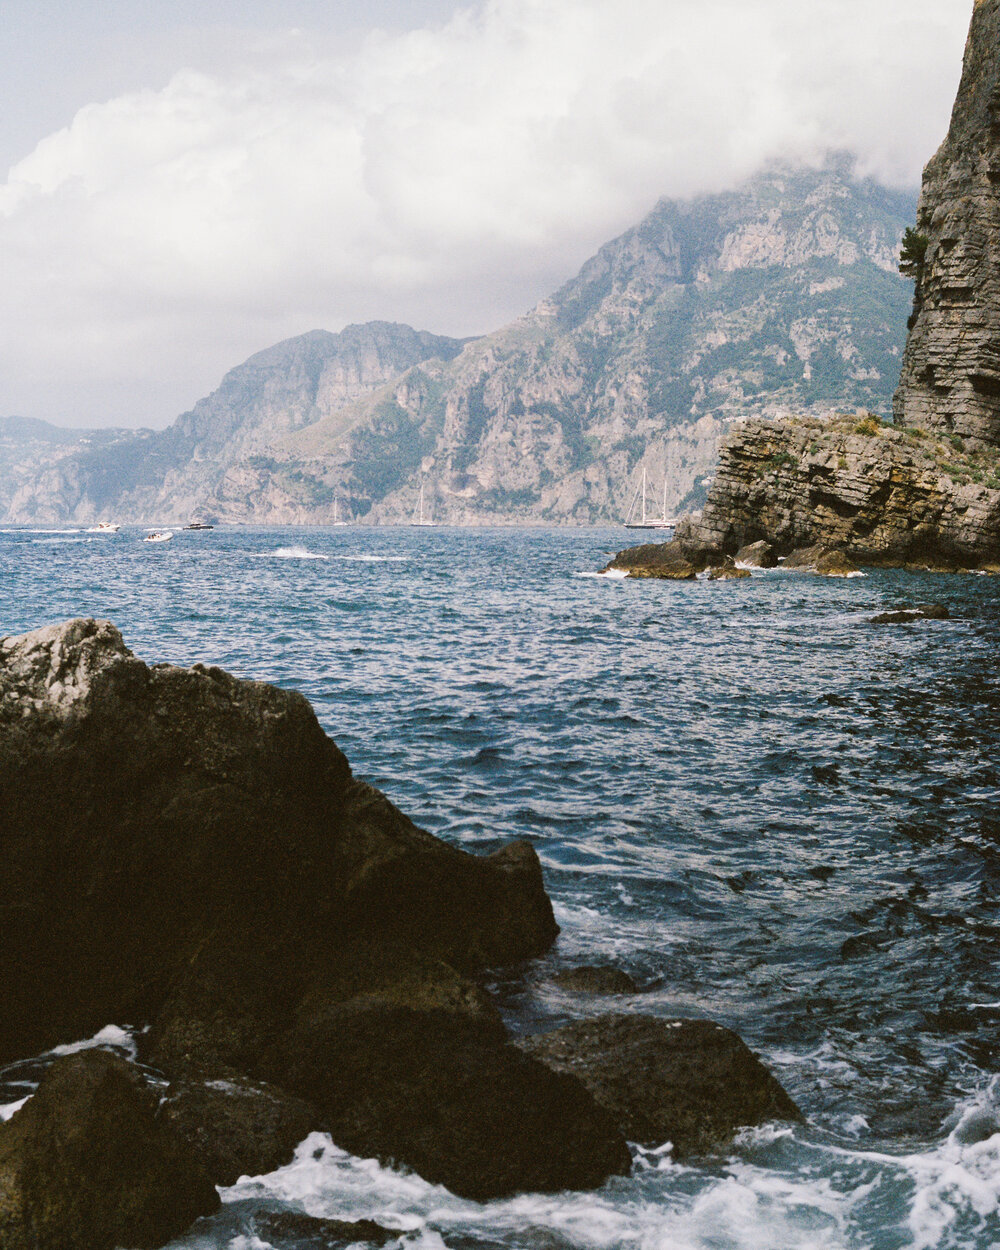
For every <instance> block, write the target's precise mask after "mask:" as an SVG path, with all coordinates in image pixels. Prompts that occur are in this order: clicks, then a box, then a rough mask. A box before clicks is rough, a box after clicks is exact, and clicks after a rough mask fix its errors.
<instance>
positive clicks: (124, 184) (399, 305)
mask: <svg viewBox="0 0 1000 1250" xmlns="http://www.w3.org/2000/svg"><path fill="white" fill-rule="evenodd" d="M971 9H972V3H971V0H807V2H806V3H803V0H75V2H74V3H73V4H72V5H67V4H66V3H65V0H61V2H59V3H56V2H54V0H0V176H2V177H3V181H2V182H0V416H7V415H15V414H16V415H20V416H28V417H38V418H42V419H44V420H49V421H53V422H55V423H56V424H59V425H67V426H87V425H92V426H96V425H101V426H104V425H125V426H139V425H148V426H157V427H158V426H163V425H165V424H167V423H168V422H169V421H170V420H172V419H173V418H174V417H175V416H177V415H178V414H179V413H181V412H183V411H185V410H186V409H188V408H190V407H191V406H192V404H193V403H194V402H195V401H196V400H197V399H198V398H199V397H200V396H202V395H204V394H207V393H208V392H209V391H211V390H213V389H214V388H215V387H216V386H217V385H218V383H219V381H220V380H221V378H222V375H223V374H224V373H225V372H226V371H227V370H228V369H229V368H231V367H233V366H235V365H237V364H239V363H240V362H241V361H242V360H244V359H245V358H246V357H247V356H249V355H250V354H251V353H253V352H254V351H257V350H260V349H261V348H264V347H267V346H269V345H270V344H272V343H275V342H278V341H279V340H281V339H283V338H288V337H290V336H292V335H294V334H299V333H303V332H305V331H307V330H311V329H315V328H324V329H328V330H334V331H336V330H339V329H341V328H342V327H343V326H344V325H346V324H349V323H351V322H363V321H369V320H375V319H379V320H386V321H400V322H405V323H408V324H410V325H414V326H416V327H417V328H418V329H426V330H431V331H434V332H436V333H439V334H453V335H457V336H465V335H472V334H480V333H485V332H487V331H489V330H492V329H496V328H498V327H499V326H501V325H503V324H505V323H506V322H507V321H510V320H511V319H513V318H514V317H516V316H518V315H520V314H521V313H523V312H525V311H527V310H528V309H529V308H531V307H532V306H533V305H534V304H535V303H536V302H537V301H538V300H539V299H541V298H542V297H544V296H545V295H548V294H549V293H551V292H552V291H553V290H555V289H556V288H557V287H558V286H559V285H561V283H562V282H564V281H566V280H567V279H568V278H569V277H571V276H572V275H573V274H574V273H575V272H576V271H577V270H578V268H579V267H580V265H581V264H582V263H583V262H584V261H585V260H586V259H587V258H588V256H590V255H591V254H592V253H593V252H594V251H595V250H596V249H597V248H598V247H599V246H600V245H601V244H602V243H604V242H606V241H607V240H608V239H610V238H613V237H614V236H615V235H617V234H619V233H621V232H622V231H623V230H625V229H627V228H628V227H629V226H631V225H633V224H635V223H636V222H637V221H639V220H640V219H641V218H642V217H643V216H644V215H645V213H647V212H648V211H649V209H650V208H651V207H652V206H653V204H654V203H655V202H656V200H657V199H658V198H660V197H661V196H688V195H693V194H697V193H700V192H705V191H717V190H723V189H726V188H727V187H731V186H734V185H736V184H737V183H738V182H740V181H741V180H742V179H744V178H746V177H748V176H749V175H750V174H752V173H753V172H754V171H755V170H756V169H758V168H759V167H760V166H761V165H763V164H764V163H766V162H767V161H769V160H773V159H793V160H803V161H816V160H818V159H820V158H821V156H822V154H823V152H824V151H827V150H829V149H831V148H847V149H849V150H851V151H853V152H855V153H856V154H857V157H858V169H859V171H860V172H861V173H864V174H871V175H873V176H875V177H877V178H879V179H881V180H882V181H884V182H886V183H888V184H889V185H892V186H896V187H916V186H918V185H919V179H920V171H921V168H922V167H923V165H924V164H925V163H926V161H927V160H928V159H929V158H930V156H931V155H932V154H933V152H934V149H935V148H936V147H937V146H938V144H939V143H940V141H941V140H942V139H943V138H944V135H945V132H946V130H947V125H948V117H949V114H950V111H951V105H952V102H953V100H954V96H955V91H956V89H957V86H958V80H959V76H960V72H961V57H962V49H963V45H964V41H965V36H966V32H967V28H968V22H969V17H970V14H971Z"/></svg>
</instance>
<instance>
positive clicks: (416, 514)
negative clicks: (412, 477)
mask: <svg viewBox="0 0 1000 1250" xmlns="http://www.w3.org/2000/svg"><path fill="white" fill-rule="evenodd" d="M410 524H411V525H435V524H436V522H435V521H434V520H432V519H431V515H430V512H428V514H427V516H426V517H425V516H424V484H423V482H421V483H420V500H419V502H418V504H417V506H416V507H415V508H414V510H413V520H412V521H411V522H410Z"/></svg>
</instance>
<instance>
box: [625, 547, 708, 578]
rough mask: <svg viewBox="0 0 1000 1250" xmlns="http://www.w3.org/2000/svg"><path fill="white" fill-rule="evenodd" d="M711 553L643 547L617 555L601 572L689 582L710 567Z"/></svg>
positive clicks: (676, 548)
mask: <svg viewBox="0 0 1000 1250" xmlns="http://www.w3.org/2000/svg"><path fill="white" fill-rule="evenodd" d="M718 555H719V553H718V552H714V551H702V550H700V549H698V548H695V547H692V546H689V545H687V544H685V543H681V542H677V541H676V540H675V541H671V542H666V543H643V544H642V545H641V546H639V547H627V548H626V549H625V550H624V551H619V552H618V554H617V555H616V556H615V558H614V559H613V560H612V561H611V563H610V564H608V565H607V566H606V567H605V569H604V570H603V572H608V570H611V569H625V570H626V571H627V573H628V576H629V577H653V578H657V577H659V578H665V579H667V580H670V581H692V580H693V579H694V578H696V577H697V576H698V574H699V573H700V572H701V571H702V570H703V569H705V568H707V567H708V565H709V564H710V563H711V559H712V556H716V557H718Z"/></svg>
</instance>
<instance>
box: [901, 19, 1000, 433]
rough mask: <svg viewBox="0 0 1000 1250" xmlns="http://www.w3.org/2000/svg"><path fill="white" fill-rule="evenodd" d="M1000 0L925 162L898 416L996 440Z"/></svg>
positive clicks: (978, 23)
mask: <svg viewBox="0 0 1000 1250" xmlns="http://www.w3.org/2000/svg"><path fill="white" fill-rule="evenodd" d="M998 49H1000V2H998V0H977V3H976V7H975V11H974V13H973V17H972V26H971V29H970V31H969V39H968V43H967V45H966V50H965V64H964V69H963V73H962V81H961V85H960V87H959V92H958V98H957V99H956V101H955V108H954V111H953V113H952V118H951V127H950V129H949V131H948V136H947V138H946V139H945V141H944V143H943V144H942V145H941V147H940V148H939V149H938V151H937V153H936V154H935V155H934V157H933V158H932V159H931V161H930V162H929V163H928V165H927V168H926V169H925V171H924V179H923V190H922V192H921V196H920V205H919V208H918V211H917V227H916V228H917V231H918V232H919V234H920V235H921V236H922V239H921V246H925V247H926V250H925V252H924V258H923V262H922V263H921V264H919V265H918V268H917V273H916V280H917V281H916V293H915V300H914V309H913V316H912V318H911V331H910V336H909V339H908V340H907V344H906V353H905V356H904V361H903V370H902V376H901V378H900V385H899V390H898V392H897V394H896V400H895V415H896V421H897V423H898V424H899V425H902V426H924V427H926V428H927V429H931V430H940V431H943V432H945V433H954V434H957V435H959V436H960V437H962V438H966V439H970V440H972V442H974V443H976V444H977V445H983V446H985V445H990V446H996V445H998V444H1000V54H998Z"/></svg>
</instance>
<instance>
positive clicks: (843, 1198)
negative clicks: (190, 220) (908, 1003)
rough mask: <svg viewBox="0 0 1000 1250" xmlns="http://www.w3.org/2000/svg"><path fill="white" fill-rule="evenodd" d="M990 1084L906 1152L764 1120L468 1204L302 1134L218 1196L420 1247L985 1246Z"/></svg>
mask: <svg viewBox="0 0 1000 1250" xmlns="http://www.w3.org/2000/svg"><path fill="white" fill-rule="evenodd" d="M998 1086H1000V1079H998V1081H994V1083H993V1084H992V1085H991V1086H990V1087H989V1088H988V1089H987V1090H985V1091H983V1092H982V1093H981V1094H979V1095H978V1096H977V1097H975V1098H973V1099H970V1100H969V1101H968V1102H966V1103H964V1104H963V1105H962V1106H960V1107H959V1108H958V1109H957V1110H956V1113H955V1115H954V1116H953V1118H952V1122H951V1125H950V1132H948V1135H947V1137H946V1138H945V1139H943V1140H942V1141H941V1142H940V1143H939V1144H938V1145H936V1146H933V1147H931V1148H930V1149H928V1150H926V1151H923V1152H918V1153H913V1154H910V1155H891V1154H888V1153H882V1152H877V1151H870V1150H869V1151H866V1150H857V1149H851V1148H847V1147H845V1146H841V1145H835V1144H830V1143H829V1141H824V1140H817V1139H816V1138H815V1136H810V1135H809V1134H808V1132H807V1133H806V1134H805V1135H803V1133H802V1131H801V1130H798V1129H793V1128H791V1127H789V1126H788V1125H764V1126H762V1127H760V1128H757V1129H752V1130H746V1131H745V1132H744V1133H742V1134H741V1135H740V1136H739V1138H738V1139H737V1142H736V1144H735V1146H734V1154H733V1156H732V1157H731V1158H730V1159H729V1160H728V1161H725V1162H722V1161H720V1162H719V1163H717V1164H715V1165H713V1166H712V1167H711V1168H699V1167H693V1166H688V1165H686V1164H679V1163H676V1162H675V1161H674V1160H673V1158H672V1156H671V1152H670V1149H669V1146H667V1145H664V1146H661V1147H660V1148H658V1149H639V1148H638V1147H634V1148H633V1152H634V1156H635V1166H634V1168H633V1174H632V1177H631V1179H629V1180H612V1181H610V1182H609V1183H608V1184H607V1185H606V1186H604V1188H602V1189H600V1190H598V1191H597V1192H595V1193H568V1192H564V1193H559V1194H520V1195H517V1196H516V1197H513V1198H508V1199H503V1200H500V1201H496V1202H490V1203H485V1204H480V1203H475V1202H469V1201H466V1200H465V1199H462V1198H458V1197H456V1196H455V1195H454V1194H452V1193H450V1192H449V1191H448V1190H446V1189H444V1188H443V1187H441V1186H439V1185H431V1184H429V1183H428V1182H426V1181H424V1180H423V1179H421V1178H420V1177H419V1176H416V1175H414V1174H413V1173H411V1172H406V1171H397V1170H395V1169H392V1168H387V1167H382V1166H381V1165H380V1164H379V1163H378V1162H376V1161H375V1160H373V1159H359V1158H356V1157H354V1156H352V1155H349V1154H347V1153H346V1152H345V1151H343V1150H340V1149H338V1147H336V1146H334V1145H333V1144H332V1142H331V1141H330V1139H329V1137H327V1136H325V1135H323V1134H319V1133H314V1134H312V1135H311V1136H310V1137H308V1138H307V1139H306V1140H305V1141H304V1142H303V1143H302V1144H301V1146H300V1147H299V1148H298V1150H297V1151H296V1154H295V1158H294V1160H293V1162H292V1163H290V1164H289V1165H288V1166H287V1167H285V1168H281V1169H280V1170H278V1171H276V1172H273V1173H271V1174H270V1175H268V1176H264V1177H256V1178H248V1177H244V1178H242V1179H241V1180H240V1181H239V1183H238V1184H236V1185H234V1186H233V1187H232V1188H230V1189H227V1190H224V1191H222V1196H223V1199H224V1201H225V1202H227V1203H232V1202H237V1201H241V1200H245V1199H252V1198H255V1197H258V1198H264V1199H268V1200H274V1199H277V1200H279V1201H282V1202H285V1203H289V1204H291V1205H292V1206H294V1207H296V1208H298V1209H303V1210H305V1211H306V1212H307V1213H308V1214H310V1215H313V1216H317V1217H320V1218H327V1219H346V1220H359V1219H372V1220H375V1221H376V1222H378V1223H380V1224H382V1225H383V1226H384V1227H387V1228H391V1229H393V1230H398V1231H399V1234H400V1242H399V1245H400V1246H406V1247H419V1248H420V1250H441V1248H442V1247H444V1246H446V1245H448V1244H449V1242H450V1240H451V1239H452V1238H453V1237H454V1236H455V1235H456V1234H461V1235H465V1236H467V1237H474V1238H475V1239H477V1242H478V1241H479V1240H482V1241H484V1243H485V1242H488V1243H489V1244H490V1245H494V1246H497V1247H502V1246H504V1245H511V1244H514V1243H515V1241H516V1239H517V1237H518V1234H521V1235H522V1236H523V1233H524V1231H525V1230H526V1229H528V1228H531V1229H537V1230H538V1233H539V1238H540V1240H543V1239H544V1236H545V1234H546V1233H548V1234H549V1235H551V1236H554V1237H557V1238H564V1239H565V1240H566V1241H568V1242H569V1243H570V1244H572V1245H573V1246H575V1247H580V1248H581V1250H621V1248H622V1247H628V1248H629V1250H763V1248H765V1247H766V1250H857V1248H858V1247H861V1246H874V1245H878V1244H881V1243H882V1241H883V1240H885V1241H886V1244H891V1245H893V1246H897V1247H900V1248H903V1247H905V1250H946V1248H947V1250H959V1248H962V1250H964V1248H965V1247H973V1246H975V1247H983V1248H984V1250H985V1247H994V1246H997V1245H1000V1214H998V1212H1000V1089H998ZM247 1233H248V1234H250V1233H252V1229H248V1230H247ZM186 1244H191V1245H193V1244H194V1243H186ZM264 1244H265V1245H266V1243H264ZM518 1244H520V1242H518ZM229 1250H259V1243H258V1242H256V1241H254V1240H253V1238H252V1237H251V1236H249V1235H248V1236H246V1237H245V1238H244V1239H243V1240H241V1241H239V1243H238V1245H237V1244H236V1243H232V1242H231V1243H230V1245H229Z"/></svg>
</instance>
